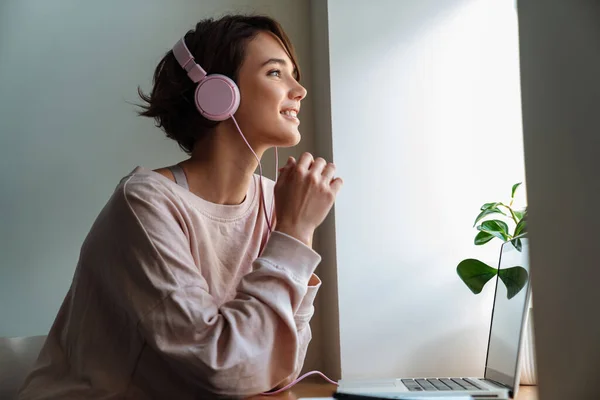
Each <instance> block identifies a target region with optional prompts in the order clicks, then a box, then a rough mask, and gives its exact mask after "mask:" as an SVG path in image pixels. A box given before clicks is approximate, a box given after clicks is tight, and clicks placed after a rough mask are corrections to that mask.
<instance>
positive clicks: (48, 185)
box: [0, 0, 318, 359]
mask: <svg viewBox="0 0 600 400" xmlns="http://www.w3.org/2000/svg"><path fill="white" fill-rule="evenodd" d="M309 6H310V4H309V1H308V0H306V1H298V0H277V1H269V0H237V1H234V0H213V1H207V0H204V1H192V0H190V1H183V0H179V1H173V0H170V1H169V2H164V1H151V2H149V1H145V0H144V1H142V0H137V1H127V2H121V1H116V0H111V1H102V2H80V1H76V0H70V1H69V0H53V1H43V0H38V1H36V0H8V1H6V0H5V1H3V2H2V3H1V4H0V163H1V168H0V187H1V188H2V191H1V195H0V210H1V211H0V212H1V223H0V255H1V259H0V337H1V336H21V335H35V334H45V333H46V332H47V331H48V329H49V327H50V324H51V323H52V321H53V320H54V317H55V314H56V311H57V310H58V307H59V306H60V303H61V302H62V299H63V297H64V295H65V293H66V291H67V290H68V287H69V285H70V283H71V278H72V275H73V272H74V269H75V266H76V263H77V258H78V253H79V247H80V245H81V243H82V241H83V239H84V237H85V235H86V234H87V232H88V230H89V228H90V226H91V224H92V222H93V220H94V219H95V217H96V216H97V214H98V212H99V211H100V209H101V207H102V206H103V205H104V203H105V202H106V200H107V199H108V198H109V196H110V195H111V193H112V191H113V190H114V188H115V186H116V185H117V183H118V181H119V179H120V178H121V177H122V176H124V175H125V174H127V173H128V172H130V171H131V170H132V169H133V168H134V167H135V166H136V165H144V166H146V167H149V168H156V167H159V166H164V165H168V164H171V163H175V162H177V161H179V160H180V159H183V158H185V154H184V153H183V152H181V151H180V150H179V148H178V147H177V145H176V143H175V142H173V141H171V140H168V139H166V137H165V136H164V134H163V133H162V132H161V131H159V130H158V129H157V128H155V127H154V126H153V121H151V120H147V119H142V118H141V117H137V116H136V115H135V110H136V109H135V107H134V106H132V105H131V104H129V103H134V102H138V99H137V97H136V94H137V92H136V89H137V85H141V86H142V87H143V88H144V89H145V90H147V89H149V88H150V82H151V78H152V74H153V72H154V68H155V66H156V64H157V62H158V61H159V60H160V58H161V57H162V56H163V54H164V53H165V52H166V51H167V50H168V49H169V48H170V47H171V46H172V45H173V44H174V43H175V41H176V40H177V39H178V38H179V37H180V36H181V35H183V34H184V33H185V32H186V31H187V30H188V29H190V28H192V27H193V26H194V25H195V23H196V22H197V21H198V20H200V19H202V18H204V17H208V16H212V15H217V16H218V15H220V14H222V13H225V12H260V13H267V14H270V15H272V16H274V17H275V18H277V19H278V20H279V21H280V22H281V23H282V24H283V25H284V27H285V28H286V30H287V32H288V34H289V35H290V36H291V38H292V40H293V41H294V43H295V46H296V48H297V50H298V54H299V57H300V64H301V67H302V68H303V71H304V81H303V82H304V83H306V84H307V85H308V88H309V92H310V91H311V77H310V76H311V57H310V40H311V36H310V31H309V28H308V26H309V20H310V7H309ZM302 120H303V123H302V127H301V130H302V132H303V142H302V143H301V145H299V146H298V147H297V148H295V149H293V150H290V151H288V152H282V159H283V157H285V154H287V153H293V154H296V155H298V154H300V153H301V152H302V151H303V150H307V149H308V150H312V146H313V145H312V142H313V139H312V130H313V129H312V127H313V120H312V105H311V100H310V98H308V99H307V100H306V101H305V103H304V105H303V107H302ZM264 167H265V172H266V175H268V176H270V177H272V176H273V175H274V165H273V162H272V157H271V158H269V159H267V160H266V162H265V163H264ZM317 347H318V345H317ZM309 357H312V358H311V359H314V357H313V356H310V355H309Z"/></svg>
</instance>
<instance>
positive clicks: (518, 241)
mask: <svg viewBox="0 0 600 400" xmlns="http://www.w3.org/2000/svg"><path fill="white" fill-rule="evenodd" d="M510 242H511V243H512V245H513V246H515V249H517V251H521V249H522V248H523V244H522V243H521V239H520V238H519V239H513V240H511V241H510Z"/></svg>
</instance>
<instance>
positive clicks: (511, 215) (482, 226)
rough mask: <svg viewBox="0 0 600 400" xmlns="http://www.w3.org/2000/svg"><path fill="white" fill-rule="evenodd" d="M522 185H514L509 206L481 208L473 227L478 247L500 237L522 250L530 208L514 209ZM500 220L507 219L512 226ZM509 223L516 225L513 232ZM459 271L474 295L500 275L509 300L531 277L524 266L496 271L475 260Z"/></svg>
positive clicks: (491, 204) (500, 205)
mask: <svg viewBox="0 0 600 400" xmlns="http://www.w3.org/2000/svg"><path fill="white" fill-rule="evenodd" d="M519 186H521V182H519V183H516V184H514V185H513V187H512V191H511V197H510V202H509V204H508V205H507V204H505V203H503V202H494V203H485V204H484V205H483V206H481V209H480V210H479V215H477V218H475V223H474V224H473V226H474V227H476V229H477V231H478V233H477V235H476V236H475V245H477V246H482V245H484V244H486V243H488V242H490V241H491V240H492V239H494V238H498V239H500V240H502V241H503V242H509V241H510V242H511V243H512V245H513V246H515V248H516V249H517V250H519V251H521V247H522V246H521V239H522V238H523V237H524V236H525V235H526V234H527V208H526V207H525V208H524V209H522V210H515V209H514V208H513V203H514V200H515V193H516V191H517V189H518V188H519ZM497 218H503V219H506V220H507V221H508V223H507V222H505V221H504V220H502V219H497ZM478 224H479V225H478ZM509 224H514V228H513V229H512V233H511V230H510V229H509ZM456 272H457V273H458V276H459V277H460V279H462V281H463V282H464V283H465V284H466V285H467V287H468V288H469V289H470V290H471V291H472V292H473V293H474V294H479V293H481V290H482V289H483V287H484V286H485V284H486V283H487V282H488V281H489V280H490V279H492V278H493V277H495V276H496V274H498V276H499V278H500V279H501V280H502V282H504V284H505V285H506V289H507V296H508V298H509V299H511V298H513V297H514V296H516V295H517V293H519V292H520V291H521V289H522V288H523V286H525V283H526V282H527V279H528V278H529V277H528V273H527V270H526V269H525V268H523V267H521V266H514V267H510V268H503V269H498V268H492V267H490V266H489V265H487V264H485V263H484V262H482V261H479V260H476V259H474V258H468V259H466V260H463V261H461V262H460V263H459V264H458V266H457V267H456Z"/></svg>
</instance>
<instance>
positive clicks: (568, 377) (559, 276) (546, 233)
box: [519, 0, 600, 400]
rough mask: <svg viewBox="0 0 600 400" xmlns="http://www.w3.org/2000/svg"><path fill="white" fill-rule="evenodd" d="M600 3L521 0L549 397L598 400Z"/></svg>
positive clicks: (537, 313)
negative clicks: (599, 73)
mask: <svg viewBox="0 0 600 400" xmlns="http://www.w3.org/2000/svg"><path fill="white" fill-rule="evenodd" d="M599 21H600V2H598V1H596V0H589V1H588V0H577V1H547V0H523V1H519V31H520V39H521V71H522V93H523V135H524V142H525V155H526V166H527V181H528V182H529V202H530V208H529V210H530V211H529V232H530V236H531V238H530V257H531V274H532V287H533V294H534V296H535V300H534V320H535V329H536V338H535V339H536V346H537V357H538V363H537V365H538V373H539V384H540V388H539V390H540V399H544V400H559V399H561V400H562V399H597V398H598V389H597V383H596V382H597V381H598V378H597V372H598V370H599V368H600V341H599V338H600V319H598V305H599V304H600V291H599V290H598V282H600V262H599V261H598V255H599V254H600V253H599V250H600V245H599V243H600V230H598V226H600V214H598V212H597V211H596V206H597V205H598V204H600V179H599V172H600V158H599V157H598V154H599V153H600V110H599V108H600V79H599V78H598V71H600V23H599Z"/></svg>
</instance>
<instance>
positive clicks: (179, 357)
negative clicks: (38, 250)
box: [20, 16, 342, 399]
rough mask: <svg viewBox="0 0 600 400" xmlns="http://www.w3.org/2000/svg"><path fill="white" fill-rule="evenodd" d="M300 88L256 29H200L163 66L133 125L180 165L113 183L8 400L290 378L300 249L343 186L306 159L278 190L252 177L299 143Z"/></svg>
mask: <svg viewBox="0 0 600 400" xmlns="http://www.w3.org/2000/svg"><path fill="white" fill-rule="evenodd" d="M299 80H300V71H299V70H298V67H297V63H296V58H295V54H294V50H293V47H292V45H291V43H290V41H289V39H288V37H287V36H286V34H285V33H284V31H283V29H282V28H281V26H280V25H279V24H278V23H277V22H276V21H274V20H273V19H271V18H268V17H261V16H227V17H224V18H221V19H219V20H213V19H208V20H204V21H201V22H199V23H198V24H197V25H196V28H195V29H194V30H191V31H189V32H187V33H186V34H185V35H184V36H183V38H181V39H180V40H179V41H177V43H176V44H175V46H174V47H173V50H172V51H169V52H168V53H167V54H166V55H165V56H164V57H163V59H162V60H161V61H160V63H159V64H158V66H157V68H156V70H155V73H154V87H153V89H152V91H151V93H150V94H149V95H146V94H144V93H141V92H140V96H141V97H142V99H143V100H144V101H145V102H146V104H145V105H144V106H143V111H142V112H141V115H143V116H146V117H151V118H154V119H155V121H156V124H157V126H159V127H161V128H162V129H163V130H164V131H165V133H166V135H167V136H168V137H169V138H172V139H174V140H176V141H177V143H178V144H179V146H180V147H181V148H182V149H183V150H184V151H185V152H186V153H188V154H189V155H190V157H189V158H188V159H187V160H184V161H182V162H180V163H178V164H176V165H171V166H167V167H165V168H160V169H157V170H148V169H146V168H143V167H137V168H135V169H134V170H133V171H132V172H131V173H129V174H128V175H126V176H125V177H124V178H123V179H122V180H121V181H120V182H119V184H118V185H117V188H116V190H115V192H114V194H113V196H112V197H111V198H110V199H109V201H108V203H107V204H106V206H105V207H104V209H103V210H102V212H101V213H100V215H99V216H98V218H97V219H96V221H95V223H94V225H93V226H92V229H91V231H90V232H89V234H88V236H87V238H86V240H85V242H84V245H83V247H82V250H81V254H80V259H79V263H78V265H77V270H76V272H75V277H74V279H73V283H72V286H71V288H70V290H69V291H68V293H67V295H66V297H65V300H64V302H63V304H62V306H61V308H60V310H59V313H58V316H57V317H56V320H55V322H54V324H53V326H52V329H51V331H50V333H49V334H48V337H47V340H46V343H45V345H44V348H43V349H42V351H41V354H40V358H39V360H38V362H37V364H36V366H35V368H34V369H33V371H32V372H31V374H30V375H29V377H28V378H27V379H26V381H25V383H24V386H23V388H22V389H21V393H20V398H21V399H41V398H44V399H63V398H131V399H148V398H178V399H192V398H215V397H221V396H222V397H228V398H230V397H237V398H239V397H247V396H250V395H254V394H257V393H261V392H264V391H269V390H272V389H280V388H284V387H286V386H287V385H288V384H290V383H291V382H292V381H294V379H295V378H297V377H298V375H299V373H300V371H301V369H302V366H303V363H304V358H305V355H306V350H307V347H308V344H309V342H310V340H311V337H312V334H311V329H310V325H309V322H310V320H311V318H312V315H313V313H314V306H313V302H314V299H315V296H316V294H317V291H318V289H319V287H320V284H321V282H320V280H319V278H318V277H317V276H316V275H315V274H314V271H315V268H316V267H317V265H318V264H319V262H320V260H321V257H320V256H319V254H317V253H316V252H315V251H314V250H313V249H312V237H313V233H314V231H315V229H316V228H317V227H318V226H319V225H320V224H321V223H322V222H323V220H324V219H325V217H326V216H327V214H328V212H329V211H330V209H331V207H332V206H333V202H334V200H335V198H336V195H337V193H338V191H339V190H340V188H341V186H342V181H341V179H340V178H334V174H335V167H334V165H333V164H331V163H327V162H326V161H325V160H323V159H322V158H316V159H314V158H313V156H312V155H310V154H308V153H304V154H303V155H302V156H301V157H300V158H299V159H298V161H296V160H295V159H293V158H290V159H289V160H288V162H287V164H286V165H285V166H284V167H283V168H282V170H281V174H280V176H279V177H278V179H277V184H275V182H273V181H271V180H266V182H265V184H264V185H263V181H262V179H260V178H262V176H261V177H260V178H259V177H257V176H256V175H255V174H254V171H255V169H256V167H257V165H258V166H259V165H260V158H261V157H262V154H263V153H264V151H266V150H267V149H269V148H271V147H277V146H294V145H296V144H297V143H298V142H299V141H300V134H299V131H298V124H299V119H298V112H299V111H300V103H301V101H302V100H303V99H304V97H305V96H306V90H305V89H304V87H303V86H302V85H301V84H300V83H299ZM207 82H210V84H208V83H207ZM205 84H206V85H207V86H206V87H208V88H209V89H208V90H204V89H202V85H205ZM214 85H216V86H214ZM215 87H219V88H220V89H219V90H221V89H223V91H219V90H216V89H215ZM238 92H239V95H238ZM228 96H229V97H228ZM238 96H239V97H238ZM224 99H225V100H226V101H224ZM222 105H225V106H226V107H225V108H222V109H220V107H221V106H222ZM203 106H205V107H206V108H203ZM219 109H220V111H219ZM215 110H216V111H215ZM209 111H210V112H209ZM212 111H215V112H214V113H212ZM240 136H241V137H240ZM242 139H243V140H242ZM259 198H260V199H261V200H262V202H260V201H259ZM267 204H268V205H270V207H267ZM274 205H275V214H273V213H272V210H273V206H274ZM269 210H271V211H269ZM269 215H270V217H269Z"/></svg>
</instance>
